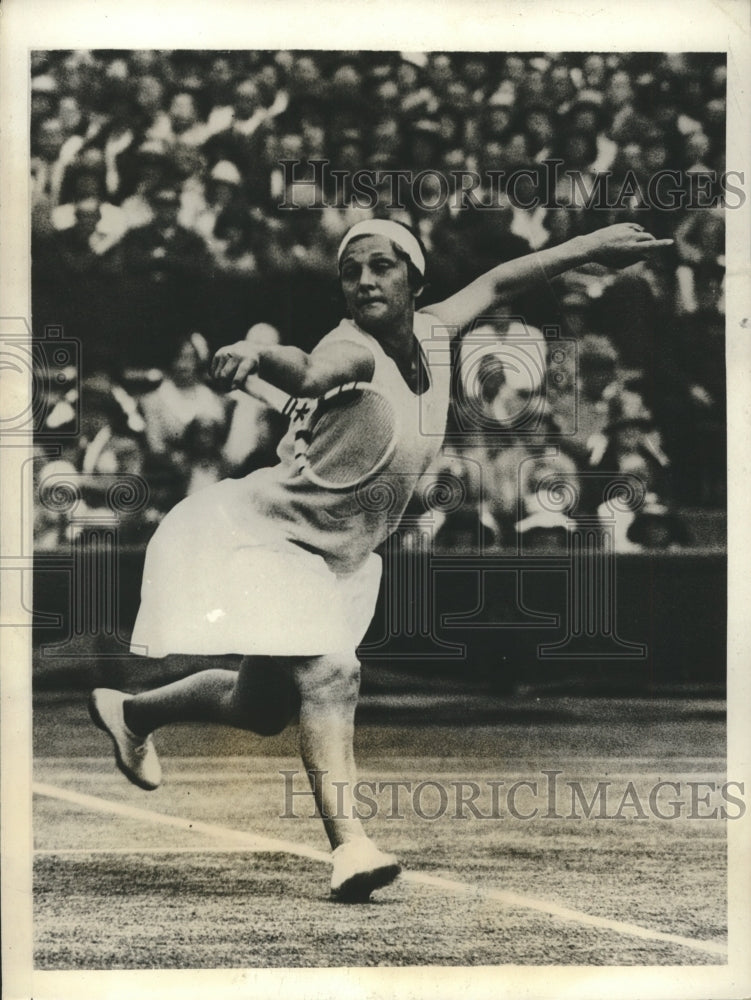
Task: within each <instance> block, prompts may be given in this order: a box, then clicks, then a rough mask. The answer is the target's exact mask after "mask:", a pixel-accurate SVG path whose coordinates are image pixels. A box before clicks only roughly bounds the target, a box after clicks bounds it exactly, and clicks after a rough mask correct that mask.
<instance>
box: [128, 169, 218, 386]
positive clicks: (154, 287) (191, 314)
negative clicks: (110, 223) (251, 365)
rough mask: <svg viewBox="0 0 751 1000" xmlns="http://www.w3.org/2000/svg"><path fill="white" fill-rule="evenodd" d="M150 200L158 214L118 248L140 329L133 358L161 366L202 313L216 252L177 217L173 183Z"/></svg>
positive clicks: (134, 321)
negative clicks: (213, 257) (203, 296)
mask: <svg viewBox="0 0 751 1000" xmlns="http://www.w3.org/2000/svg"><path fill="white" fill-rule="evenodd" d="M150 204H151V206H152V210H153V220H152V221H151V222H148V223H147V224H146V225H143V226H138V227H136V228H135V229H131V230H129V231H128V232H127V233H126V234H125V236H124V237H123V239H122V241H121V242H120V244H119V246H118V248H117V251H116V252H117V253H118V254H119V255H120V259H121V261H122V270H123V279H124V287H125V288H126V289H128V291H129V293H130V300H129V303H128V306H129V310H128V311H129V316H130V320H131V323H132V325H133V326H134V327H136V328H137V329H138V330H139V333H140V336H138V337H137V338H135V337H134V339H133V343H132V348H131V349H132V355H133V357H132V361H133V364H136V365H141V366H143V367H150V366H156V367H157V368H159V367H163V366H164V365H165V364H166V363H167V362H168V360H169V358H170V357H172V355H173V352H174V348H175V345H176V341H177V338H178V337H179V336H180V335H181V334H182V333H183V332H184V331H185V330H186V329H189V328H190V324H191V323H192V322H195V320H196V318H199V317H201V310H200V304H201V302H202V290H203V288H204V287H205V286H206V282H207V281H208V280H209V279H210V275H211V258H210V256H209V254H208V251H207V249H206V244H205V243H204V241H203V240H202V239H201V238H200V236H198V235H197V234H196V233H194V232H191V231H190V230H189V229H186V228H184V227H183V226H181V225H180V224H179V223H178V213H179V211H180V197H179V194H178V193H177V191H176V190H175V189H174V188H169V187H161V188H159V189H158V190H157V191H155V192H154V194H153V195H152V196H151V199H150Z"/></svg>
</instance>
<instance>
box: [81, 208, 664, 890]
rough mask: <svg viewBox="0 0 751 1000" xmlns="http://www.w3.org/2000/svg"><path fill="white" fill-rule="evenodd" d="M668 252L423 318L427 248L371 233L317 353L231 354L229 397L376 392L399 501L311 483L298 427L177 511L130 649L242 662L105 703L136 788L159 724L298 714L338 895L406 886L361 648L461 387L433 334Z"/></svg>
mask: <svg viewBox="0 0 751 1000" xmlns="http://www.w3.org/2000/svg"><path fill="white" fill-rule="evenodd" d="M671 242H672V241H671V240H658V239H655V238H654V237H653V236H651V235H650V234H649V233H646V232H644V230H643V229H642V227H641V226H638V225H636V224H632V223H622V224H619V225H615V226H610V227H608V228H605V229H602V230H600V231H598V232H595V233H591V234H588V235H586V236H581V237H577V238H575V239H573V240H570V241H569V242H567V243H564V244H562V245H561V246H558V247H554V248H549V249H545V250H542V251H540V252H537V253H534V254H530V255H529V256H526V257H522V258H519V259H518V260H513V261H510V262H508V263H504V264H501V265H499V266H498V267H496V268H494V269H492V270H491V271H489V272H487V273H486V274H484V275H483V276H481V277H480V278H478V279H477V280H476V281H473V282H472V283H471V284H469V285H468V286H467V287H466V288H464V289H463V290H462V291H460V292H458V293H456V294H455V295H452V296H451V297H450V298H448V299H446V300H445V301H443V302H439V303H437V304H435V305H433V306H430V307H429V308H428V309H427V310H420V311H416V309H415V299H416V297H417V296H418V294H419V293H420V291H421V289H422V285H423V280H424V275H425V255H424V252H423V247H422V245H421V243H420V242H419V241H418V240H417V239H416V237H415V236H414V235H413V234H412V232H411V231H410V230H409V229H407V228H406V227H405V226H402V225H401V224H399V223H396V222H392V221H386V220H372V221H365V222H359V223H358V224H357V225H355V226H353V227H352V228H351V229H350V230H349V231H348V232H347V233H346V235H345V236H344V239H343V240H342V242H341V245H340V247H339V252H338V261H339V274H340V279H341V287H342V291H343V293H344V298H345V300H346V304H347V309H348V312H349V318H347V319H344V320H342V322H341V323H340V324H339V326H338V327H336V329H335V330H333V331H332V332H331V333H329V334H327V335H326V336H325V337H323V339H322V340H321V341H320V343H319V344H318V346H317V347H316V348H315V349H314V350H313V351H312V352H311V353H310V354H307V353H305V352H303V351H301V350H299V349H298V348H296V347H289V346H279V345H272V346H260V347H259V346H254V345H253V344H249V343H248V342H247V341H242V342H240V343H237V344H233V345H232V346H229V347H224V348H221V349H220V350H219V351H218V352H217V353H216V355H215V357H214V359H213V362H212V374H213V376H214V378H215V379H216V380H217V381H218V382H220V383H221V384H223V385H224V386H225V388H227V389H231V388H241V389H242V388H244V387H245V384H246V379H248V377H249V376H256V377H260V378H262V379H264V380H266V381H267V382H269V383H271V384H272V385H274V386H277V387H278V388H279V389H281V390H283V391H284V392H286V393H288V394H290V395H291V396H294V397H298V398H300V399H311V400H312V399H316V398H318V397H320V396H321V395H322V394H324V393H326V392H327V391H328V390H331V389H332V388H334V387H336V386H338V385H340V384H341V383H344V382H351V381H360V382H367V383H371V384H372V386H373V387H374V388H375V389H378V390H380V392H381V393H383V394H384V395H385V397H386V398H387V399H388V400H389V401H390V402H391V404H392V406H393V409H394V411H395V413H396V416H397V418H398V419H397V426H398V432H397V434H396V441H395V447H394V448H393V453H392V455H391V458H390V459H389V461H388V463H387V464H386V466H385V467H384V469H383V470H382V471H381V473H379V476H380V475H383V476H385V477H387V478H388V481H389V483H390V486H391V490H392V493H393V497H392V501H393V502H392V503H391V504H390V505H389V509H388V510H387V511H385V510H382V509H377V507H378V505H365V504H363V503H362V502H361V500H360V498H359V497H358V494H357V492H356V491H346V490H331V489H326V488H324V487H322V486H320V485H316V484H315V483H313V482H311V481H310V480H309V479H308V478H306V477H305V476H304V475H303V474H301V473H300V472H299V470H298V468H297V465H296V464H295V460H294V455H293V451H294V433H295V432H294V427H292V426H291V427H290V431H289V432H288V434H287V435H286V436H285V438H284V439H283V441H282V442H281V444H280V446H279V451H278V454H279V459H280V461H279V464H278V465H276V466H273V467H271V468H266V469H261V470H258V471H255V472H253V473H251V474H250V475H249V476H247V477H245V478H244V479H239V480H225V481H223V482H220V483H218V484H216V485H214V486H210V487H208V488H206V489H205V490H203V491H201V492H199V493H196V494H194V495H193V496H190V497H188V498H187V499H186V500H184V501H182V502H181V503H180V504H178V505H177V506H176V507H175V508H174V509H173V510H172V511H171V512H170V513H169V514H168V515H167V517H166V518H165V519H164V521H163V522H162V524H161V525H160V526H159V528H158V530H157V532H156V533H155V535H154V536H153V538H152V540H151V542H150V544H149V547H148V550H147V553H146V563H145V568H144V574H143V584H142V593H141V605H140V610H139V613H138V618H137V621H136V625H135V629H134V633H133V638H132V649H133V651H134V652H137V653H144V654H146V655H148V656H152V657H164V656H168V655H172V654H188V655H190V656H194V657H196V660H195V664H196V667H197V668H198V667H200V663H201V661H200V657H201V656H204V655H208V654H212V655H216V654H239V655H240V656H242V660H241V663H240V666H239V669H238V670H236V671H235V670H223V669H210V670H200V669H199V670H198V671H197V672H195V673H192V674H190V675H189V676H187V677H184V678H183V679H181V680H178V681H176V682H174V683H171V684H167V685H165V686H163V687H159V688H157V689H156V690H152V691H147V692H144V693H142V694H138V695H135V696H131V695H128V694H125V693H123V692H120V691H114V690H111V689H105V688H100V689H97V690H95V691H94V692H93V693H92V696H91V702H90V710H91V715H92V718H93V720H94V722H95V723H96V724H97V725H98V726H99V727H100V728H101V729H103V730H104V731H106V732H107V733H108V734H109V736H110V737H111V739H112V741H113V743H114V748H115V757H116V761H117V764H118V766H119V767H120V769H121V770H122V771H123V773H124V774H125V775H126V776H127V777H128V778H129V779H130V780H131V781H132V782H134V783H135V784H136V785H139V786H140V787H141V788H145V789H153V788H156V787H157V786H158V785H159V783H160V781H161V768H160V763H159V759H158V756H157V753H156V749H155V746H154V742H153V738H152V735H151V734H152V733H153V732H154V730H156V729H158V728H160V727H161V726H165V725H169V724H171V723H177V722H188V721H190V722H213V723H223V724H225V725H230V726H234V727H239V728H241V729H247V730H251V731H253V732H255V733H259V734H262V735H271V734H274V733H278V732H280V731H281V730H282V729H284V727H285V726H286V725H287V724H288V722H289V721H290V720H291V719H292V718H293V717H295V716H296V715H298V714H299V731H300V750H301V755H302V758H303V762H304V765H305V768H306V770H307V772H308V775H309V778H310V782H311V786H312V789H313V793H314V796H315V800H316V803H317V805H318V808H319V811H320V814H321V817H322V819H323V823H324V827H325V829H326V833H327V835H328V838H329V841H330V843H331V847H332V850H333V855H332V860H333V873H332V879H331V891H332V895H333V896H334V897H335V898H337V899H339V900H343V901H364V900H367V899H368V898H369V896H370V893H371V892H372V891H373V890H374V889H377V888H379V887H381V886H384V885H387V884H389V883H390V882H391V881H393V879H394V878H396V876H397V875H398V873H399V871H400V867H399V864H398V862H397V860H396V858H395V857H393V856H392V855H390V854H386V853H384V852H382V851H381V850H379V849H378V848H377V847H376V845H375V844H374V843H373V841H372V840H371V839H370V838H369V837H368V836H367V834H366V832H365V830H364V828H363V826H362V823H361V821H360V819H359V818H358V816H357V811H356V808H355V804H354V801H353V798H352V789H353V788H354V785H355V783H356V773H355V763H354V755H353V735H354V715H355V707H356V704H357V698H358V689H359V678H360V666H359V662H358V659H357V655H356V652H355V651H356V648H357V646H358V644H359V643H360V642H361V640H362V638H363V636H364V634H365V631H366V629H367V627H368V624H369V622H370V620H371V617H372V615H373V611H374V607H375V603H376V597H377V594H378V589H379V582H380V576H381V563H380V558H379V557H378V556H376V555H375V554H374V549H375V548H376V547H377V546H378V545H379V544H380V543H381V542H382V541H383V540H384V539H385V538H386V537H387V536H388V534H389V533H390V531H391V530H393V525H394V524H395V522H396V521H397V520H398V516H399V513H400V512H401V511H403V510H404V509H405V508H406V506H407V503H408V501H409V499H410V494H411V490H412V486H413V485H414V484H415V483H416V481H417V479H418V478H419V476H420V475H421V474H422V473H423V472H424V471H425V470H426V469H427V467H428V466H429V465H430V463H431V462H432V460H433V459H434V458H435V457H436V454H437V452H438V450H439V448H440V443H441V436H442V434H443V432H444V430H445V425H446V418H447V411H448V405H449V381H450V373H449V370H448V366H445V365H437V364H431V363H430V361H429V358H428V355H427V353H426V351H425V350H424V347H423V345H425V344H426V342H427V341H429V340H430V339H431V330H432V327H433V326H434V325H440V326H441V327H449V328H452V329H454V330H455V331H457V332H461V331H462V330H464V329H466V328H467V327H468V326H469V325H470V324H471V323H472V321H473V320H474V319H475V318H476V317H478V316H480V315H488V314H489V312H490V311H491V310H492V309H493V307H494V305H495V304H496V303H497V302H499V301H501V300H508V299H509V298H512V297H513V296H515V295H516V294H518V293H519V292H521V291H522V290H524V289H526V288H528V287H530V286H533V285H534V284H536V283H541V282H545V281H547V280H548V279H550V278H552V277H554V276H555V275H558V274H561V273H563V272H564V271H567V270H569V269H570V268H573V267H577V266H579V265H582V264H585V263H587V262H592V261H596V262H600V263H603V264H606V265H610V266H616V267H620V266H625V265H627V264H630V263H633V262H635V261H637V260H640V259H643V258H645V257H647V256H649V255H650V254H652V253H653V252H655V251H658V250H659V249H660V248H661V247H664V246H666V245H668V244H670V243H671ZM293 423H294V421H293ZM366 438H367V429H366V430H365V432H364V435H363V439H364V441H365V439H366Z"/></svg>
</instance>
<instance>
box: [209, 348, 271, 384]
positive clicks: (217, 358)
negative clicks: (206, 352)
mask: <svg viewBox="0 0 751 1000" xmlns="http://www.w3.org/2000/svg"><path fill="white" fill-rule="evenodd" d="M259 356H260V352H259V350H258V348H257V347H255V346H253V344H249V343H248V342H247V341H245V340H240V341H238V342H237V343H236V344H230V345H229V346H228V347H220V348H219V350H218V351H217V352H216V354H215V355H214V357H213V359H212V361H211V377H212V378H213V379H214V381H215V382H218V383H219V384H220V385H221V386H222V388H223V389H226V390H229V389H242V388H243V386H244V384H245V380H246V378H247V377H248V376H249V375H253V374H254V373H255V372H257V371H258V364H259Z"/></svg>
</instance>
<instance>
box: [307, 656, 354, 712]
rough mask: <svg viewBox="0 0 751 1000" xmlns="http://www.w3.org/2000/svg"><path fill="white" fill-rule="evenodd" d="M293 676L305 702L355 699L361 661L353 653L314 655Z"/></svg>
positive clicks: (349, 701)
mask: <svg viewBox="0 0 751 1000" xmlns="http://www.w3.org/2000/svg"><path fill="white" fill-rule="evenodd" d="M296 679H297V686H298V690H299V691H300V696H301V697H302V699H303V700H305V701H323V702H327V703H331V702H340V703H351V702H356V701H357V697H358V694H359V691H360V662H359V660H358V659H357V657H356V656H355V655H354V654H351V655H350V654H343V655H330V656H320V657H316V658H315V659H314V660H310V661H308V663H306V664H303V665H302V666H300V667H298V669H297V671H296Z"/></svg>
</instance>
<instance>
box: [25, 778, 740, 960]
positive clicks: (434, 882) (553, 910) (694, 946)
mask: <svg viewBox="0 0 751 1000" xmlns="http://www.w3.org/2000/svg"><path fill="white" fill-rule="evenodd" d="M32 790H33V791H34V792H35V793H36V794H37V795H45V796H47V797H49V798H54V799H60V800H62V801H64V802H72V803H73V804H75V805H80V806H85V807H86V808H89V809H94V810H96V811H97V812H105V813H109V814H114V815H117V816H125V817H127V818H128V819H140V820H146V821H148V822H150V823H159V824H161V825H162V826H171V827H174V828H176V829H179V830H189V831H191V832H193V833H204V834H206V835H207V836H210V837H214V838H219V839H220V840H221V841H224V842H225V847H226V848H229V847H231V846H234V847H235V848H237V849H241V848H244V849H245V850H250V851H269V852H273V853H284V854H294V855H297V856H298V857H303V858H310V859H312V860H313V861H324V862H326V863H327V864H330V863H331V855H330V854H328V853H326V852H324V851H318V850H316V849H315V848H313V847H308V846H307V845H306V844H299V843H295V842H294V841H291V840H282V839H279V838H276V837H262V836H260V835H258V834H253V833H245V832H244V831H242V830H233V829H232V828H231V827H226V826H220V825H218V824H215V823H202V822H200V821H198V820H189V819H184V818H183V817H180V816H169V815H167V814H166V813H158V812H154V811H152V810H151V809H140V808H138V807H137V806H131V805H128V803H125V802H110V801H109V800H108V799H102V798H99V797H98V796H95V795H85V794H83V793H82V792H75V791H72V790H71V789H67V788H58V787H57V786H55V785H47V784H44V783H42V782H34V784H33V785H32ZM45 853H63V852H54V851H50V852H45ZM66 853H67V852H66ZM89 853H95V852H94V851H91V852H89ZM112 853H120V852H119V850H118V851H113V852H112ZM123 853H127V852H126V851H123ZM132 853H138V851H134V852H132ZM401 878H402V880H403V881H406V882H412V883H415V884H417V885H425V886H430V887H432V888H435V889H438V890H440V891H443V892H447V891H448V892H454V893H459V894H461V895H465V896H479V897H482V898H485V899H492V900H495V901H496V902H499V903H504V904H505V905H507V906H513V907H519V908H521V909H526V910H535V911H536V912H538V913H545V914H547V915H548V916H551V917H556V918H557V919H558V920H564V921H568V922H572V923H578V924H582V925H583V926H588V927H595V928H598V929H599V930H610V931H614V932H615V933H616V934H625V935H628V936H629V937H636V938H641V939H642V940H646V941H664V942H665V943H667V944H674V945H679V946H681V947H683V948H690V949H691V950H693V951H703V952H707V953H709V954H710V955H721V956H723V957H726V956H727V954H728V948H727V945H725V944H722V943H720V942H717V941H701V940H696V939H694V938H689V937H683V936H682V935H680V934H667V933H665V932H663V931H655V930H650V929H649V928H647V927H641V926H639V925H638V924H630V923H627V922H625V921H622V920H611V919H609V918H608V917H596V916H593V915H592V914H589V913H584V912H583V911H582V910H574V909H571V908H570V907H568V906H561V905H560V904H559V903H555V902H552V901H550V900H543V899H534V898H533V897H531V896H524V895H521V894H520V893H516V892H510V891H508V890H506V889H492V888H486V887H484V886H473V885H469V884H467V883H464V882H459V881H456V880H455V879H449V878H445V877H444V876H442V875H428V874H425V873H422V872H404V873H403V874H402V876H401Z"/></svg>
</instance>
